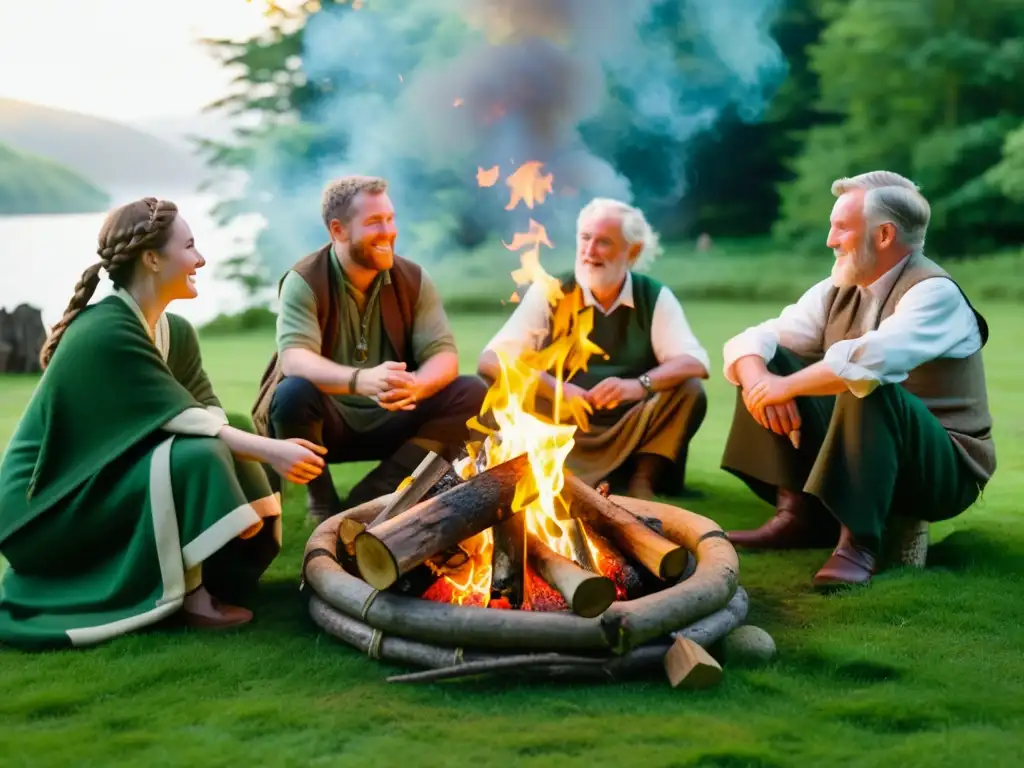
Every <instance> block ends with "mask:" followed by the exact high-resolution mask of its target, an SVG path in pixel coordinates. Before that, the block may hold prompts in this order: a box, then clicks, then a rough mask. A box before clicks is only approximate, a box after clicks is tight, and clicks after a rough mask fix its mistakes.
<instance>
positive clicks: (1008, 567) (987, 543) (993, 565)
mask: <svg viewBox="0 0 1024 768" xmlns="http://www.w3.org/2000/svg"><path fill="white" fill-rule="evenodd" d="M1019 552H1020V542H1019V541H1007V540H1006V539H1005V538H1002V537H998V536H997V535H995V533H994V532H992V531H984V530H978V529H970V530H962V531H954V532H953V533H951V534H949V535H948V536H946V538H944V539H943V540H942V541H940V542H937V543H935V544H933V545H932V546H931V547H929V549H928V567H929V568H946V569H948V570H951V571H971V570H982V571H1001V572H1004V573H1006V572H1011V573H1012V572H1014V571H1016V570H1017V568H1018V567H1019V563H1020V554H1019Z"/></svg>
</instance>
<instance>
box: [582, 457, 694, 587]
mask: <svg viewBox="0 0 1024 768" xmlns="http://www.w3.org/2000/svg"><path fill="white" fill-rule="evenodd" d="M563 492H568V494H569V495H570V497H571V499H572V511H573V514H574V515H575V516H576V517H581V518H583V519H584V520H586V521H587V522H588V523H590V524H591V525H593V526H594V527H595V528H596V529H597V530H598V532H600V533H603V534H605V535H607V536H608V537H609V538H611V539H612V541H614V542H615V543H616V544H617V545H618V546H619V547H621V548H622V549H623V550H624V551H626V552H627V553H628V554H629V555H631V556H632V557H633V559H635V560H636V561H637V562H639V563H640V564H641V565H643V566H644V567H645V568H646V569H647V570H649V571H650V572H651V573H653V574H654V575H655V576H657V577H658V578H660V579H662V580H665V581H672V580H675V579H678V578H679V577H680V576H681V575H682V574H683V571H684V570H685V569H686V558H687V555H686V548H685V547H681V546H679V545H678V544H676V543H675V542H673V541H670V540H669V539H667V538H665V537H664V536H660V535H658V534H657V533H655V532H654V531H652V530H651V529H650V527H648V526H646V525H644V524H643V523H642V522H640V520H638V519H637V517H636V515H634V514H632V513H631V512H629V511H628V510H627V509H625V508H623V507H622V506H620V505H619V504H617V503H615V502H614V501H612V500H611V499H610V498H605V497H604V496H602V495H601V494H600V493H598V492H597V491H596V490H594V489H593V488H591V487H590V486H589V485H587V484H586V483H584V482H583V481H582V480H580V479H579V478H578V477H576V476H574V475H571V474H569V473H568V472H566V474H565V487H564V491H563Z"/></svg>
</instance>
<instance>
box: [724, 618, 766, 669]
mask: <svg viewBox="0 0 1024 768" xmlns="http://www.w3.org/2000/svg"><path fill="white" fill-rule="evenodd" d="M775 652H776V648H775V640H774V639H772V636H771V635H769V634H768V633H767V632H765V631H764V630H763V629H761V628H760V627H755V626H753V625H752V624H746V625H744V626H742V627H737V628H736V629H734V630H733V631H732V632H730V633H729V634H728V635H726V636H725V637H724V638H723V639H722V648H721V655H722V658H723V661H725V662H726V663H727V664H741V665H742V664H749V665H757V664H764V663H767V662H769V661H771V660H772V659H773V658H774V657H775Z"/></svg>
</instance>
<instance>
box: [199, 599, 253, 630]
mask: <svg viewBox="0 0 1024 768" xmlns="http://www.w3.org/2000/svg"><path fill="white" fill-rule="evenodd" d="M182 618H183V619H184V622H185V625H186V626H188V627H192V628H194V629H231V628H232V627H240V626H242V625H243V624H248V623H249V622H250V621H252V611H250V610H249V609H248V608H242V607H240V606H237V605H228V604H227V603H222V602H221V601H220V600H218V599H217V598H215V597H214V596H213V595H210V597H209V600H208V602H206V604H205V605H201V606H197V607H195V608H193V609H192V610H188V609H182Z"/></svg>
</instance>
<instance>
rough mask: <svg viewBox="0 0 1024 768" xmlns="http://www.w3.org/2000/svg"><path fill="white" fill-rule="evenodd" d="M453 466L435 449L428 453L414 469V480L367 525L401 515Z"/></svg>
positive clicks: (396, 493) (373, 524)
mask: <svg viewBox="0 0 1024 768" xmlns="http://www.w3.org/2000/svg"><path fill="white" fill-rule="evenodd" d="M451 466H452V465H451V464H449V463H448V462H447V461H445V458H444V457H443V456H440V455H438V454H436V453H434V452H433V451H431V452H430V453H428V454H427V455H426V456H425V457H424V458H423V461H421V462H420V463H419V466H418V467H416V469H414V470H413V473H412V482H410V483H408V484H407V485H406V486H404V487H403V488H401V489H400V490H397V491H396V492H395V494H394V498H392V499H391V501H390V502H389V503H388V505H387V506H386V507H385V508H384V509H383V510H382V511H381V513H380V514H379V515H377V517H376V518H375V519H374V521H373V522H372V523H370V525H369V526H367V527H368V528H373V527H374V526H377V525H380V524H381V523H383V522H384V521H385V520H390V519H391V518H393V517H395V516H396V515H400V514H401V513H402V512H405V510H407V509H409V507H411V506H412V505H413V504H416V503H417V502H419V501H420V500H421V499H422V498H423V497H424V496H425V495H426V494H427V491H429V490H430V489H431V488H433V487H434V484H435V483H436V482H437V481H438V480H440V479H441V478H442V477H443V476H444V473H445V472H447V471H448V470H449V469H451Z"/></svg>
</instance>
